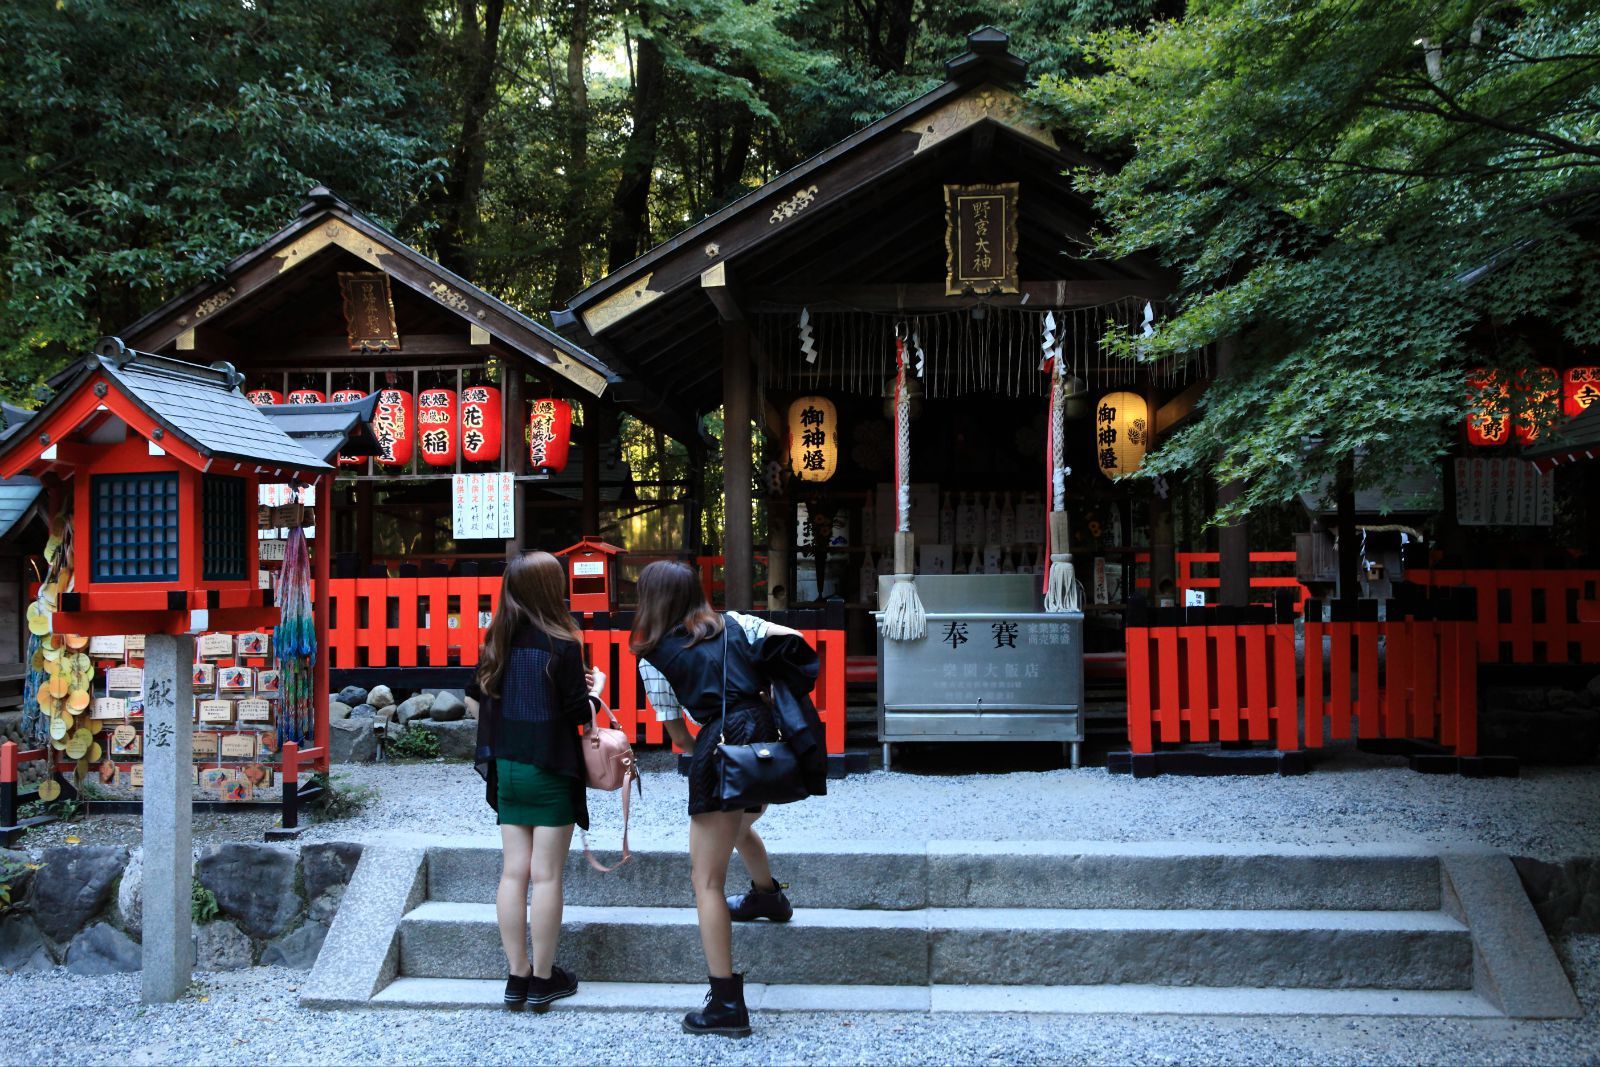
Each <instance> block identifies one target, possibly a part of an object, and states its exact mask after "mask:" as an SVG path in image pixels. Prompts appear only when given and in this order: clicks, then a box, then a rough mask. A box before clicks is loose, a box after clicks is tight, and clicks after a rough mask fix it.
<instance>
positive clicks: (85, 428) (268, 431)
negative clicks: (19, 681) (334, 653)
mask: <svg viewBox="0 0 1600 1067" xmlns="http://www.w3.org/2000/svg"><path fill="white" fill-rule="evenodd" d="M63 379H64V380H63ZM63 379H58V380H59V381H61V385H60V388H59V390H58V392H57V393H56V395H55V396H54V397H53V398H52V399H51V400H50V401H49V402H48V403H47V404H45V405H44V407H43V408H41V409H40V410H39V411H38V412H36V413H35V414H34V416H33V418H31V419H30V420H29V421H28V422H27V423H26V424H24V425H23V426H21V427H18V428H17V430H15V431H14V432H12V433H11V434H9V435H7V436H6V437H5V438H4V440H0V478H11V477H15V476H16V475H19V474H30V475H33V476H34V477H37V478H39V479H40V480H41V481H43V482H44V483H45V484H46V485H47V486H50V487H51V488H52V489H53V490H54V491H55V492H58V493H65V494H66V498H67V499H68V500H70V502H71V514H72V519H71V521H72V558H71V564H72V569H73V575H74V588H73V591H72V592H68V593H63V594H62V596H61V599H60V603H59V605H58V610H57V612H56V616H57V618H56V619H55V621H54V628H55V630H56V632H57V633H77V634H87V635H95V634H130V633H132V634H140V633H142V634H162V633H171V634H177V633H185V632H190V631H192V630H196V629H212V630H251V629H256V628H259V627H262V626H272V625H274V624H276V623H277V621H278V609H277V608H276V607H274V606H273V603H272V593H271V591H270V590H264V589H261V588H259V585H258V574H257V568H258V565H259V559H258V556H259V546H260V542H259V540H258V534H257V522H256V511H257V489H258V486H259V483H260V482H261V481H263V480H266V481H270V482H310V481H312V480H314V479H315V478H317V477H318V476H319V475H322V474H325V473H327V472H328V471H329V470H330V469H331V468H330V467H329V465H328V464H327V463H325V462H323V460H321V459H319V458H317V457H315V456H313V455H312V454H311V453H309V452H307V451H306V450H305V449H304V448H302V447H301V446H300V444H299V443H297V442H296V441H295V440H294V439H293V438H291V437H290V436H289V435H288V434H287V433H285V432H284V431H283V430H282V429H280V428H279V426H278V424H277V423H276V422H275V421H274V420H273V419H272V418H270V417H268V415H267V414H266V413H265V412H264V411H263V410H262V409H261V408H258V407H256V406H255V405H254V404H253V403H251V401H250V400H249V399H248V398H247V397H246V396H245V394H244V393H242V392H241V391H240V389H239V386H240V384H241V383H242V381H243V375H241V374H239V373H238V372H237V371H236V370H234V369H233V367H232V366H230V365H229V364H226V363H214V364H212V365H211V366H209V367H202V366H198V365H196V364H192V363H185V362H182V361H181V360H177V359H172V358H170V357H167V356H160V355H153V354H150V353H147V352H135V351H132V350H130V349H128V348H127V347H125V346H124V345H123V343H122V342H121V341H120V340H118V339H116V338H114V337H113V338H105V339H103V340H102V341H101V342H100V344H99V345H98V346H96V349H95V354H94V355H93V356H90V357H89V358H88V359H86V360H85V361H84V362H83V363H81V364H80V365H79V366H78V367H77V368H76V370H75V371H74V372H72V373H71V376H70V377H67V376H63Z"/></svg>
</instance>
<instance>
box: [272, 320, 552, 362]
mask: <svg viewBox="0 0 1600 1067" xmlns="http://www.w3.org/2000/svg"><path fill="white" fill-rule="evenodd" d="M463 326H465V324H463ZM247 351H248V353H249V356H250V362H251V365H252V366H261V367H268V366H270V367H287V368H289V369H291V370H293V369H300V368H304V369H306V370H313V369H315V366H316V365H317V364H323V363H330V362H344V363H348V362H349V361H351V360H365V359H371V358H372V357H373V356H375V355H377V353H375V352H367V353H362V352H360V351H352V350H351V348H350V343H349V342H348V341H347V340H346V339H345V337H344V335H343V334H340V335H338V336H336V337H335V336H330V337H311V338H307V339H305V340H303V341H301V342H300V343H299V344H296V345H293V346H291V347H288V348H284V347H280V346H275V345H270V346H269V345H263V346H260V347H254V346H252V347H251V348H250V349H247ZM490 351H491V348H490V347H485V346H484V345H475V344H473V343H472V341H471V338H470V335H469V334H468V332H467V330H466V329H464V328H463V329H462V331H461V332H460V333H414V334H404V333H402V334H401V335H400V348H399V350H398V351H396V352H393V353H385V354H384V358H386V359H393V360H394V361H395V364H396V365H399V363H400V362H401V361H406V360H414V359H457V360H460V361H462V362H464V363H482V362H483V361H484V360H485V359H487V358H488V356H489V355H490ZM524 358H525V357H524Z"/></svg>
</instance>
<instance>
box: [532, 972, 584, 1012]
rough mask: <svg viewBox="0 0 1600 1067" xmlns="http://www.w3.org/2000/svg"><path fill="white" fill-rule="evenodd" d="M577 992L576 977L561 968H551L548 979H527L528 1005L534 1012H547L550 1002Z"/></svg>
mask: <svg viewBox="0 0 1600 1067" xmlns="http://www.w3.org/2000/svg"><path fill="white" fill-rule="evenodd" d="M577 991H578V976H577V975H575V974H573V973H572V972H571V971H569V970H565V969H563V968H561V967H551V968H550V977H549V978H529V979H528V1003H529V1004H530V1005H532V1006H533V1010H534V1011H548V1010H549V1009H550V1004H551V1002H552V1001H557V1000H560V999H561V998H563V997H570V996H572V994H574V993H576V992H577Z"/></svg>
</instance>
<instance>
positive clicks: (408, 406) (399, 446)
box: [372, 389, 417, 467]
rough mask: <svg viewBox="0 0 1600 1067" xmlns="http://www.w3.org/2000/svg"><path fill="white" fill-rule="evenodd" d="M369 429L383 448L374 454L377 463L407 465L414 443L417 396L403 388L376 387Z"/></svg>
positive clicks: (415, 440)
mask: <svg viewBox="0 0 1600 1067" xmlns="http://www.w3.org/2000/svg"><path fill="white" fill-rule="evenodd" d="M372 432H373V433H374V434H376V435H377V437H378V445H379V446H380V447H381V448H382V449H383V451H382V452H381V453H380V454H379V455H378V456H376V457H375V458H376V460H377V462H378V465H379V466H380V467H409V466H410V465H411V453H412V452H413V451H414V450H415V449H416V446H417V401H416V398H415V397H413V396H412V395H411V394H410V393H408V392H406V391H405V390H403V389H381V390H379V391H378V410H377V413H376V414H375V415H373V417H372Z"/></svg>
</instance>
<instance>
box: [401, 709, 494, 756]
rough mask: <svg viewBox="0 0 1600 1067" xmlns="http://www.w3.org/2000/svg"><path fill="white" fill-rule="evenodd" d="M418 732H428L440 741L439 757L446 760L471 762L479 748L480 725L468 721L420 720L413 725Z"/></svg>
mask: <svg viewBox="0 0 1600 1067" xmlns="http://www.w3.org/2000/svg"><path fill="white" fill-rule="evenodd" d="M411 725H412V726H413V727H415V728H416V729H418V730H426V731H427V732H428V733H430V734H432V735H433V736H434V737H437V738H438V739H439V755H440V756H442V757H444V758H445V759H456V760H470V759H471V758H472V756H473V754H474V753H475V752H476V751H477V747H478V724H477V723H476V722H473V721H472V720H470V719H468V720H466V721H465V722H459V721H458V722H435V721H433V720H431V719H418V720H417V721H416V722H414V723H412V724H411Z"/></svg>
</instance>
